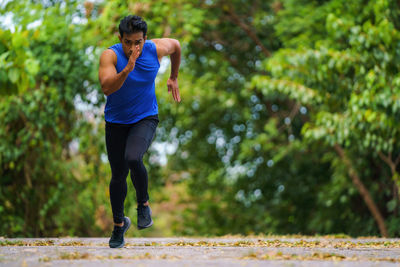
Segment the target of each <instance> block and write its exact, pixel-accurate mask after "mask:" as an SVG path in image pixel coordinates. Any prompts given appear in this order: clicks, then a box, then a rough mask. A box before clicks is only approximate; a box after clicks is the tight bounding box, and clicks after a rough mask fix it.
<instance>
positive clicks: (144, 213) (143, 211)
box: [137, 205, 153, 230]
mask: <svg viewBox="0 0 400 267" xmlns="http://www.w3.org/2000/svg"><path fill="white" fill-rule="evenodd" d="M152 225H153V220H152V219H151V209H150V207H149V206H145V205H138V207H137V227H138V229H139V230H142V229H145V228H148V227H150V226H152Z"/></svg>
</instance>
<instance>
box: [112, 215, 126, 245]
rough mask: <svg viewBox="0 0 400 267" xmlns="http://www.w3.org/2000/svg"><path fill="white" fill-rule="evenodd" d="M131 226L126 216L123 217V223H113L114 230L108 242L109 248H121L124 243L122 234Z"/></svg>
mask: <svg viewBox="0 0 400 267" xmlns="http://www.w3.org/2000/svg"><path fill="white" fill-rule="evenodd" d="M129 226H131V220H130V219H129V218H128V217H124V225H123V226H121V227H120V226H116V225H114V230H113V231H112V235H111V238H110V241H109V242H108V244H109V245H110V248H122V247H123V246H124V245H125V240H124V234H125V232H126V231H127V230H128V229H129Z"/></svg>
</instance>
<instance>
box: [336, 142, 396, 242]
mask: <svg viewBox="0 0 400 267" xmlns="http://www.w3.org/2000/svg"><path fill="white" fill-rule="evenodd" d="M335 150H336V152H337V153H338V154H339V156H340V158H341V159H342V160H343V162H344V164H345V165H346V166H347V168H348V170H349V176H350V178H351V180H352V181H353V184H354V185H355V186H356V187H357V189H358V191H359V192H360V194H361V196H362V198H363V199H364V202H365V204H366V205H367V207H368V209H369V211H370V212H371V213H372V216H373V217H374V219H375V221H376V223H377V224H378V227H379V231H380V232H381V235H382V236H383V237H388V232H387V229H386V225H385V221H384V219H383V217H382V214H381V212H380V211H379V209H378V207H377V206H376V204H375V202H374V200H373V199H372V197H371V195H370V193H369V191H368V189H367V188H366V187H365V185H364V184H363V182H362V181H361V179H360V177H359V176H358V174H357V172H356V171H355V169H354V168H353V164H352V163H351V161H350V160H349V158H348V157H347V156H346V154H345V152H344V150H343V148H342V147H341V146H339V145H335Z"/></svg>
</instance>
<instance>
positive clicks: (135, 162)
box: [125, 154, 143, 168]
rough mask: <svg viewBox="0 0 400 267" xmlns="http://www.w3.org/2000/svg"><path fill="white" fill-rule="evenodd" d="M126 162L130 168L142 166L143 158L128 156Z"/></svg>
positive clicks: (133, 155)
mask: <svg viewBox="0 0 400 267" xmlns="http://www.w3.org/2000/svg"><path fill="white" fill-rule="evenodd" d="M125 159H126V162H128V165H129V167H131V168H132V167H135V166H138V165H141V164H142V161H143V157H142V156H141V155H139V154H130V155H126V158H125Z"/></svg>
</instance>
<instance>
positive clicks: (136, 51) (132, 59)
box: [125, 45, 140, 72]
mask: <svg viewBox="0 0 400 267" xmlns="http://www.w3.org/2000/svg"><path fill="white" fill-rule="evenodd" d="M129 53H130V54H129V61H128V64H126V67H125V69H126V71H128V72H131V71H133V68H135V63H136V59H137V58H138V57H139V56H140V49H139V46H138V45H136V46H135V47H134V48H133V50H131V51H129Z"/></svg>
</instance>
